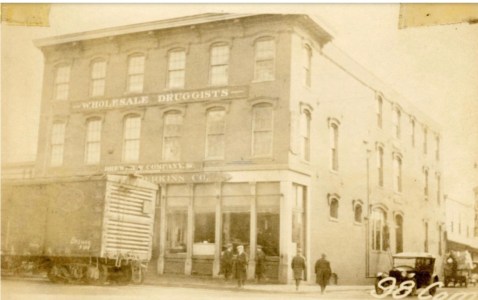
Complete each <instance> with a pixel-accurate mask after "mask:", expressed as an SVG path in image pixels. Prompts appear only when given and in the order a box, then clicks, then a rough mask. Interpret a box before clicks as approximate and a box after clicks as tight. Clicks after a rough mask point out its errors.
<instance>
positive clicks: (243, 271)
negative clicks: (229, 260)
mask: <svg viewBox="0 0 478 300" xmlns="http://www.w3.org/2000/svg"><path fill="white" fill-rule="evenodd" d="M247 263H248V260H247V255H246V253H245V252H244V246H243V245H239V246H237V258H236V278H237V286H238V287H239V288H243V287H244V283H245V282H246V276H247Z"/></svg>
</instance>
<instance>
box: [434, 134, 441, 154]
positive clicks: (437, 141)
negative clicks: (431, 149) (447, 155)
mask: <svg viewBox="0 0 478 300" xmlns="http://www.w3.org/2000/svg"><path fill="white" fill-rule="evenodd" d="M435 146H436V149H435V159H436V160H439V159H440V137H439V136H438V135H437V136H436V137H435Z"/></svg>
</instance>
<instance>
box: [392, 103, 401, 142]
mask: <svg viewBox="0 0 478 300" xmlns="http://www.w3.org/2000/svg"><path fill="white" fill-rule="evenodd" d="M401 118H402V113H401V112H400V108H398V107H395V108H394V111H393V127H394V134H395V137H396V138H397V139H399V138H400V131H401Z"/></svg>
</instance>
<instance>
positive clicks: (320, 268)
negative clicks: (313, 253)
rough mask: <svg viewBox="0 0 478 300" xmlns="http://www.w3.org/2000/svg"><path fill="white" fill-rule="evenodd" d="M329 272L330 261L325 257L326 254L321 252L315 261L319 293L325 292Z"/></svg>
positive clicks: (330, 271)
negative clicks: (320, 255)
mask: <svg viewBox="0 0 478 300" xmlns="http://www.w3.org/2000/svg"><path fill="white" fill-rule="evenodd" d="M331 274H332V269H331V268H330V263H329V261H328V260H327V259H326V255H325V254H322V257H321V258H320V259H318V260H317V262H316V263H315V276H316V281H317V284H318V285H320V293H321V294H323V293H324V292H325V288H326V287H327V283H328V282H329V279H330V275H331Z"/></svg>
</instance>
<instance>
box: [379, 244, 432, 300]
mask: <svg viewBox="0 0 478 300" xmlns="http://www.w3.org/2000/svg"><path fill="white" fill-rule="evenodd" d="M434 267H435V258H434V257H433V255H431V254H429V253H416V252H414V253H411V252H404V253H398V254H395V255H393V268H392V269H391V270H390V271H389V272H388V273H382V272H380V273H378V274H377V278H376V281H375V292H376V293H377V294H382V293H383V292H384V291H383V289H381V288H380V286H379V285H378V283H379V282H380V280H382V279H384V278H387V277H393V278H395V280H396V283H395V286H396V287H398V286H399V285H400V284H401V283H402V282H405V281H408V280H411V281H413V282H414V283H415V288H414V289H413V293H414V292H415V290H416V289H419V288H426V287H428V286H429V285H431V284H433V283H435V282H437V281H438V275H436V274H435V273H434ZM390 284H392V282H391V281H386V282H384V283H383V285H382V286H384V287H386V286H388V285H390ZM436 289H437V288H436V286H435V287H432V288H430V289H429V291H428V292H429V293H430V295H432V296H433V295H434V294H435V293H436ZM413 293H412V295H413Z"/></svg>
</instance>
